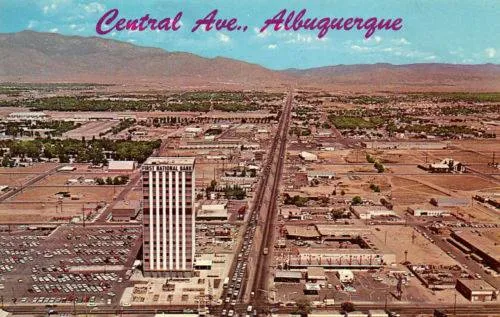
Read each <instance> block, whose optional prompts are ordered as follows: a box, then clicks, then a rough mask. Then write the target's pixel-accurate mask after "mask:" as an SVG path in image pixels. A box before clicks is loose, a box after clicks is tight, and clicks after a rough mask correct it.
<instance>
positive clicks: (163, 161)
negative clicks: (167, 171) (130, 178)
mask: <svg viewBox="0 0 500 317" xmlns="http://www.w3.org/2000/svg"><path fill="white" fill-rule="evenodd" d="M194 161H195V158H194V157H181V156H179V157H158V156H157V157H150V158H148V159H147V160H146V162H144V165H194Z"/></svg>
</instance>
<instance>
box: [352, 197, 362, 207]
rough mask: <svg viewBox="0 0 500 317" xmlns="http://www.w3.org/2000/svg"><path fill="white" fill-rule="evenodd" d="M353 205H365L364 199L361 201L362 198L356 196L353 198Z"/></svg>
mask: <svg viewBox="0 0 500 317" xmlns="http://www.w3.org/2000/svg"><path fill="white" fill-rule="evenodd" d="M351 203H352V204H353V205H361V204H362V203H363V199H361V197H359V196H354V197H353V198H352V201H351Z"/></svg>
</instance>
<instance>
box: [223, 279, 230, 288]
mask: <svg viewBox="0 0 500 317" xmlns="http://www.w3.org/2000/svg"><path fill="white" fill-rule="evenodd" d="M228 285H229V277H228V276H226V278H225V279H224V283H222V287H224V288H227V287H228Z"/></svg>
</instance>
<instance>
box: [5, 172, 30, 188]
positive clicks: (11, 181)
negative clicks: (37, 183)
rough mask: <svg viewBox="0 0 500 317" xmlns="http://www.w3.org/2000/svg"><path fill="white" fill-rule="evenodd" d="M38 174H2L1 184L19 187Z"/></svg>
mask: <svg viewBox="0 0 500 317" xmlns="http://www.w3.org/2000/svg"><path fill="white" fill-rule="evenodd" d="M36 176H37V174H19V173H17V174H14V173H9V174H0V185H6V186H9V187H18V186H21V185H23V184H24V183H26V182H27V181H29V180H30V179H33V178H35V177H36Z"/></svg>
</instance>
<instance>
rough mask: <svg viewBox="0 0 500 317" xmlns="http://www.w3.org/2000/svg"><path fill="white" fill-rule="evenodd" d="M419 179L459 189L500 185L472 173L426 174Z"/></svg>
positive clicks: (471, 189)
mask: <svg viewBox="0 0 500 317" xmlns="http://www.w3.org/2000/svg"><path fill="white" fill-rule="evenodd" d="M419 179H421V180H423V181H427V182H430V183H433V184H436V185H437V186H440V187H444V188H447V189H451V190H461V191H475V190H484V189H495V188H498V187H500V186H499V184H498V183H494V182H493V181H488V180H485V179H483V178H480V177H477V176H472V175H435V176H434V175H426V176H419Z"/></svg>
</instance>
